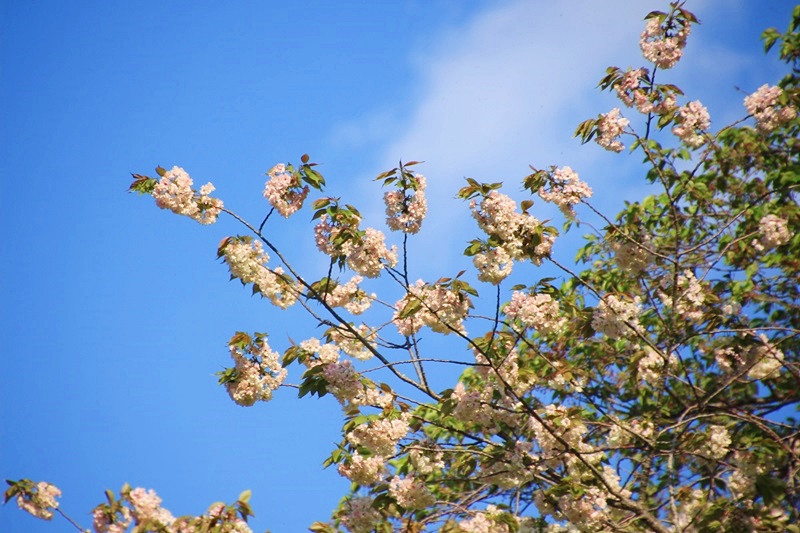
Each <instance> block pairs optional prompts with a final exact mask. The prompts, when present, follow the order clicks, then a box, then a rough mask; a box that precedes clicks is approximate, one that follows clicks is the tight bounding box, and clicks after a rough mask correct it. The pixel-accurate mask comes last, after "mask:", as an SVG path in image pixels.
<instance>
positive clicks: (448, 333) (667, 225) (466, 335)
mask: <svg viewBox="0 0 800 533" xmlns="http://www.w3.org/2000/svg"><path fill="white" fill-rule="evenodd" d="M696 23H697V20H696V18H695V16H694V15H693V14H692V13H691V12H689V11H688V10H686V9H685V8H684V6H683V4H682V3H678V2H676V3H673V4H671V5H670V9H669V10H668V11H666V12H658V11H656V12H652V13H650V14H649V15H647V17H646V28H645V30H644V32H643V33H642V36H641V42H640V46H641V49H642V52H643V56H644V59H645V60H646V66H642V67H641V68H636V69H628V70H625V71H623V70H621V69H619V68H616V67H611V68H609V69H608V71H607V75H606V76H605V77H604V78H603V79H602V80H601V82H600V87H601V88H602V89H604V90H610V91H613V92H614V93H615V94H616V95H617V96H618V97H619V100H620V101H621V106H622V108H624V110H623V109H621V108H615V109H613V110H611V111H609V112H608V113H605V114H601V115H599V116H598V117H597V118H595V119H590V120H587V121H586V122H584V123H582V124H581V125H580V126H579V127H578V129H577V132H576V135H577V136H578V137H579V138H580V139H581V140H582V141H583V142H589V141H591V140H594V141H596V142H597V143H598V144H599V145H600V146H602V147H604V148H605V149H607V150H610V151H613V152H622V151H623V150H625V148H626V144H627V147H628V148H629V150H630V151H631V152H633V153H634V154H636V155H637V156H638V157H641V158H642V159H643V162H644V166H645V168H646V172H645V178H646V180H647V181H648V182H650V183H652V184H654V185H655V186H657V187H658V192H657V193H655V194H653V195H651V196H648V197H647V198H644V199H643V200H642V201H638V202H632V203H628V204H627V205H626V206H625V208H624V209H623V210H622V212H620V213H619V214H618V215H617V216H616V217H608V216H606V215H604V214H603V213H601V212H600V211H599V210H598V209H596V208H595V207H594V206H593V205H592V203H591V201H590V200H589V198H591V196H592V190H591V188H590V187H589V185H588V184H587V183H585V182H584V181H582V180H581V179H580V178H579V176H578V174H577V173H576V172H575V171H574V170H573V169H571V168H569V167H561V168H557V167H550V168H546V169H541V170H539V169H535V168H533V169H532V172H531V173H530V174H529V175H527V176H526V177H524V178H523V179H522V184H523V186H524V189H525V190H526V191H527V192H528V193H530V196H538V197H539V198H540V199H541V200H543V201H545V202H550V203H553V204H555V205H556V206H557V207H558V208H559V209H560V211H561V213H562V214H563V218H564V223H563V229H561V232H566V231H570V230H573V231H574V230H575V229H576V228H578V227H580V228H585V227H589V228H591V229H592V231H591V233H589V234H588V235H587V236H586V243H585V246H583V247H582V248H581V249H580V250H579V251H578V256H577V262H578V264H583V265H586V269H585V270H580V267H575V266H573V264H572V263H571V262H568V261H564V260H560V259H558V258H556V257H554V256H553V254H552V253H551V249H552V245H553V243H554V241H555V240H556V239H557V238H558V236H559V233H560V231H559V229H557V228H556V227H554V226H551V225H548V224H547V223H545V222H542V221H540V220H539V219H538V218H536V217H535V216H534V215H533V214H532V213H530V212H529V211H531V209H532V205H533V201H532V200H531V199H525V200H523V201H522V202H521V203H519V204H518V203H517V201H515V200H514V199H512V198H511V197H510V196H508V195H506V194H504V193H503V192H501V189H502V184H501V183H480V182H478V181H476V180H473V179H468V180H467V183H466V185H465V186H464V187H463V188H462V189H461V190H460V191H458V197H460V198H462V199H463V200H465V201H467V202H468V205H469V209H470V210H471V212H472V215H473V217H474V219H475V221H476V223H477V230H476V231H479V232H480V233H481V235H482V236H481V237H480V238H476V239H474V240H472V241H470V242H469V244H468V246H467V248H466V250H465V254H466V255H467V256H470V257H472V260H473V264H474V267H475V272H474V274H475V277H476V278H477V282H475V283H473V284H470V283H469V282H468V281H467V279H472V277H471V276H470V275H469V274H468V275H464V273H463V272H462V273H458V274H457V275H455V276H452V277H443V278H441V279H438V280H435V281H434V280H414V278H413V276H412V274H411V268H410V266H409V264H410V263H409V261H408V259H409V258H408V254H407V253H406V251H407V247H406V243H407V241H408V239H410V238H413V236H414V235H415V234H417V233H418V232H420V231H421V230H422V226H423V222H424V218H425V215H426V212H427V204H426V198H425V190H426V180H425V177H424V176H422V175H421V174H419V173H416V172H415V170H414V169H415V168H416V166H417V165H418V163H417V162H414V161H412V162H408V163H405V164H400V165H399V166H398V167H397V168H394V169H391V170H389V171H387V172H384V173H382V174H380V175H379V176H378V177H377V181H379V182H381V184H382V185H383V186H384V187H385V188H386V189H387V192H385V193H384V201H385V205H386V224H387V226H388V228H389V229H390V230H391V231H392V232H394V233H395V234H396V235H397V236H398V237H397V239H398V242H399V244H400V249H398V247H397V246H396V245H389V244H387V241H388V240H389V239H387V236H386V235H384V233H382V232H381V231H379V230H377V229H374V228H372V227H365V222H366V221H365V220H364V219H363V218H362V215H361V214H360V213H359V211H358V210H357V209H356V208H355V207H353V206H352V205H349V204H347V203H345V202H344V201H343V200H342V199H340V198H331V197H326V196H325V194H324V188H325V181H324V179H323V177H322V176H321V175H320V173H319V172H318V171H317V170H316V169H315V164H314V163H311V162H310V159H309V157H308V156H306V155H304V156H303V157H302V158H301V161H300V164H299V165H298V166H296V167H295V166H292V165H288V164H287V165H284V164H279V165H276V166H274V167H273V168H272V169H271V170H270V171H269V173H268V176H269V179H268V181H267V182H266V186H265V190H264V197H265V198H266V201H267V202H268V203H269V205H270V206H271V209H270V211H269V214H267V216H266V217H265V218H264V220H263V221H261V222H260V224H259V225H256V224H251V223H249V222H247V221H245V220H244V219H242V218H240V217H239V216H238V215H236V214H235V213H234V212H233V211H231V210H229V209H228V208H226V207H224V206H223V203H222V201H221V200H219V199H217V198H213V197H212V196H211V194H212V193H213V191H214V187H213V186H212V185H211V184H206V185H204V186H202V187H200V188H199V189H195V188H193V182H192V179H191V178H190V177H189V175H188V174H187V173H186V172H185V171H184V170H183V169H181V168H179V167H174V168H172V169H171V170H166V169H163V168H160V167H159V168H158V169H157V176H156V177H150V176H145V175H139V174H134V182H133V183H132V185H131V187H130V188H131V190H132V191H136V192H138V193H142V194H149V195H152V196H153V197H154V198H155V201H156V205H158V207H160V208H162V209H169V210H171V211H173V212H175V213H176V214H180V215H185V216H188V217H191V218H193V219H194V220H197V221H198V222H200V223H201V224H211V223H214V222H215V221H216V219H217V217H218V216H220V215H222V214H223V213H225V214H227V215H230V216H232V217H233V218H235V219H236V220H238V221H239V222H241V224H242V225H243V227H244V228H245V229H246V230H247V231H246V233H245V234H242V235H235V236H231V237H228V238H226V239H224V240H223V241H222V242H221V243H220V245H219V249H218V255H219V257H220V258H221V259H222V260H223V261H224V263H225V264H226V265H227V267H228V269H229V270H230V274H231V276H232V277H234V278H237V279H239V280H240V281H241V282H242V283H243V284H246V285H250V286H252V289H253V292H254V293H257V294H259V295H261V297H263V298H265V299H267V300H269V301H270V302H271V303H272V304H274V305H275V306H277V307H279V308H287V307H289V306H302V307H303V308H304V309H305V310H306V311H307V312H308V315H309V316H310V325H311V326H314V327H316V326H319V325H321V326H323V327H324V328H325V329H324V334H323V335H322V336H321V337H320V338H308V339H306V340H303V341H302V342H299V343H296V344H291V345H289V346H287V347H286V348H285V349H283V350H282V353H281V352H279V351H276V350H275V349H274V348H273V346H271V345H270V343H269V342H268V338H267V335H266V334H265V333H246V332H236V333H235V334H234V335H233V336H232V337H231V339H230V341H229V347H230V356H231V358H232V366H231V367H230V368H228V369H226V370H224V371H222V372H220V373H219V382H220V384H221V385H223V386H224V388H225V390H226V391H227V393H228V394H229V395H230V397H231V399H232V400H233V401H234V402H236V403H237V404H239V405H242V406H252V405H254V404H255V403H257V402H259V401H267V400H269V399H271V398H272V396H273V394H274V393H275V391H277V390H278V389H279V388H281V387H282V386H284V385H285V381H286V380H287V379H289V376H290V374H291V372H293V371H294V372H295V376H296V378H299V385H298V387H299V394H300V396H301V397H302V396H306V395H316V396H326V395H329V396H331V397H333V398H335V400H336V401H338V402H339V404H341V407H342V412H343V421H344V425H343V428H342V440H341V443H340V444H339V445H338V446H337V448H336V449H335V450H333V451H332V453H331V455H330V457H329V458H328V459H327V461H326V464H327V465H329V466H335V468H336V470H337V471H338V473H339V474H340V475H342V476H344V477H346V478H348V479H349V480H350V481H351V482H352V486H351V491H350V493H349V494H348V495H346V497H345V498H344V499H343V500H342V503H341V504H340V506H339V508H338V509H336V510H335V511H334V513H333V515H332V517H331V519H330V520H329V521H320V522H316V523H314V524H312V525H311V530H312V531H317V532H330V533H332V532H336V531H343V530H345V531H350V532H353V533H357V532H370V531H378V532H390V531H407V532H419V531H434V530H438V531H443V532H459V531H461V532H493V533H495V532H496V533H500V532H502V533H510V532H517V531H528V532H530V531H549V532H556V531H658V532H666V531H687V532H688V531H723V530H724V531H795V532H798V531H800V527H799V526H797V525H796V524H797V523H798V522H800V511H798V509H800V491H799V489H800V475H799V474H798V472H800V428H798V423H797V421H796V419H795V418H793V417H792V411H793V410H796V409H797V408H798V406H800V391H798V383H800V361H799V360H798V353H799V351H798V350H799V349H800V288H799V287H798V271H799V270H800V235H798V233H799V232H798V231H797V228H798V224H800V208H798V202H797V191H798V188H799V187H800V158H799V157H798V156H800V145H799V144H798V140H797V134H798V131H800V121H798V119H797V112H796V110H797V107H798V103H799V102H800V86H799V84H798V74H800V7H798V8H795V10H794V13H793V19H792V23H791V26H790V28H789V30H788V31H787V32H786V33H784V34H781V33H779V32H778V31H777V30H767V31H766V32H765V33H764V39H765V43H766V48H767V50H769V49H770V48H771V47H773V46H774V45H775V44H779V45H780V46H779V48H780V52H779V53H780V57H781V58H782V59H783V60H785V61H786V62H787V63H788V64H789V66H790V68H791V70H790V72H789V74H787V75H786V77H785V78H784V79H783V80H781V81H780V82H779V83H778V84H777V85H772V86H771V85H763V86H762V87H761V88H759V89H757V90H756V91H754V92H753V93H752V94H750V95H749V96H747V97H746V98H745V99H744V112H743V113H742V117H743V118H742V119H741V120H739V121H737V122H735V123H733V124H730V125H727V126H725V127H722V128H719V129H717V130H716V131H715V130H712V129H711V118H710V116H709V113H708V111H707V110H706V108H705V107H704V106H703V104H702V103H701V101H699V100H689V99H688V98H685V97H684V95H683V93H682V92H681V90H680V89H679V88H678V87H676V86H674V85H671V84H667V83H662V82H661V78H662V76H664V75H665V73H664V71H666V70H668V69H670V68H671V67H672V66H674V65H675V64H676V62H678V61H679V60H680V58H681V55H682V52H683V49H684V46H685V45H686V42H687V39H688V37H689V34H690V31H691V28H692V25H693V24H696ZM312 191H313V192H314V194H316V195H317V197H316V198H315V199H313V200H310V199H309V195H310V194H311V193H312ZM301 211H302V212H306V213H308V214H309V215H310V217H311V219H312V220H313V224H314V230H313V238H314V240H315V243H316V247H317V249H318V250H319V252H320V253H321V257H323V258H324V261H325V263H326V265H327V269H326V270H327V274H326V275H325V276H324V277H322V278H320V279H311V278H309V277H307V276H305V275H304V274H303V273H301V272H299V271H298V269H297V268H296V267H295V266H294V263H293V260H292V258H291V257H289V255H288V253H285V252H286V251H284V250H280V249H279V248H278V247H277V246H276V245H275V244H274V241H273V240H272V239H271V238H270V233H271V232H272V231H273V228H275V227H276V226H277V225H278V224H280V223H283V221H281V220H279V219H277V217H274V218H273V215H274V214H275V212H277V214H278V215H280V216H281V217H284V218H287V219H288V218H294V219H296V218H297V217H298V216H300V215H299V213H300V212H301ZM579 214H580V217H581V218H579ZM587 221H591V223H590V224H583V223H584V222H587ZM595 228H597V229H595ZM546 262H548V263H551V264H552V265H554V266H555V267H557V268H558V269H560V270H561V271H562V272H563V279H564V281H563V283H561V284H560V286H557V285H555V284H554V283H553V282H554V279H538V277H537V274H536V272H537V271H536V266H539V265H541V264H543V263H546ZM512 269H528V270H527V273H526V277H527V279H530V282H529V283H527V284H524V285H516V286H512V287H506V286H504V285H503V282H504V280H505V279H506V278H508V276H509V275H510V274H511V272H512ZM365 278H385V279H386V280H387V283H383V284H381V285H380V286H381V287H382V288H383V290H385V291H386V292H385V294H382V295H380V296H378V295H377V294H374V293H371V292H368V291H367V289H366V288H364V287H365V286H366V285H367V282H366V281H365ZM482 296H485V297H486V298H484V299H483V300H481V299H480V298H481V297H482ZM481 301H483V302H484V304H483V305H482V306H481V309H489V310H490V312H489V314H488V315H485V314H480V313H478V312H477V311H476V310H475V309H476V305H477V304H478V302H481ZM486 302H488V303H486ZM360 317H369V318H370V320H369V322H368V323H367V321H361V320H359V318H360ZM426 330H427V331H428V332H427V333H426V334H439V335H442V336H445V337H446V341H447V342H450V343H453V346H458V347H460V348H458V349H461V350H463V348H466V349H468V350H469V352H471V357H473V359H472V360H471V361H464V360H463V359H460V358H456V357H454V358H452V359H450V358H448V357H447V356H442V355H441V353H442V351H437V352H436V353H429V352H426V351H425V350H424V349H423V345H422V344H421V343H420V342H419V340H420V336H421V335H422V333H421V332H423V331H426ZM458 349H456V348H454V349H453V353H456V352H457V351H458ZM452 369H458V370H457V371H456V372H453V374H452V376H451V382H452V386H451V387H450V388H447V389H446V390H435V389H434V388H433V387H432V386H431V385H430V381H429V379H428V376H429V375H430V374H431V372H436V373H437V374H442V373H443V372H444V373H446V372H447V371H448V370H452ZM462 370H463V371H462ZM9 485H10V487H9V489H8V490H7V491H6V501H8V500H10V499H12V498H13V499H16V501H17V502H18V504H19V506H20V507H21V508H22V509H24V510H26V511H28V512H30V513H31V514H33V515H35V516H38V517H40V518H43V519H50V518H52V516H53V511H54V510H56V511H59V512H60V510H59V509H58V503H57V501H56V499H55V498H56V497H57V496H59V495H60V491H59V490H58V489H57V488H56V487H54V486H53V485H51V484H49V483H46V482H40V483H34V482H32V481H29V480H25V479H23V480H20V481H9ZM106 496H107V502H106V503H103V504H101V505H99V506H98V507H96V508H95V510H94V515H93V516H94V523H93V527H94V530H95V531H96V532H98V533H103V532H121V531H125V530H127V529H128V528H129V527H133V530H134V531H165V532H189V531H249V527H248V526H247V523H246V521H247V518H248V516H250V515H251V514H252V512H251V509H250V507H249V505H248V503H247V502H248V498H249V493H248V492H245V493H243V494H242V495H241V496H240V498H239V500H238V501H237V502H235V503H234V504H233V505H224V504H215V505H213V506H212V507H211V508H210V509H209V511H208V512H207V513H206V514H204V515H201V516H185V517H180V518H175V517H174V516H173V515H172V514H171V513H170V512H169V511H167V510H166V509H165V508H163V507H162V506H161V500H160V499H159V498H158V496H157V495H156V494H155V493H154V492H153V491H149V490H145V489H143V488H131V487H129V486H125V487H123V488H122V490H121V491H120V493H119V494H118V495H117V494H114V493H113V492H111V491H108V492H107V493H106ZM73 524H74V522H73ZM75 525H76V527H78V529H80V526H78V525H77V524H75Z"/></svg>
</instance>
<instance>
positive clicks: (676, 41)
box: [639, 17, 691, 69]
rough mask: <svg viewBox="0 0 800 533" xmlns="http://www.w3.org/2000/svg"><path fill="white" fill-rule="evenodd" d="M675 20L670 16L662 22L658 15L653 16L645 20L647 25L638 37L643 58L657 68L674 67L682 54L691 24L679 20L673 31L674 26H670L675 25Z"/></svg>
mask: <svg viewBox="0 0 800 533" xmlns="http://www.w3.org/2000/svg"><path fill="white" fill-rule="evenodd" d="M677 22H678V21H677V20H676V19H675V18H672V17H671V18H669V19H667V20H666V21H663V22H662V21H661V20H660V19H659V17H653V18H651V19H650V20H648V21H647V26H645V30H644V31H643V32H642V34H641V37H640V39H639V46H640V48H641V49H642V55H643V56H644V58H645V59H647V60H648V61H650V62H651V63H655V65H656V66H657V67H659V68H663V69H668V68H672V67H674V66H675V64H676V63H677V62H678V61H679V60H680V58H681V56H682V55H683V49H684V48H685V47H686V40H687V38H688V37H689V33H690V32H691V25H690V24H689V23H688V21H681V23H680V24H677V26H678V27H677V31H675V28H674V27H670V26H673V25H676V23H677Z"/></svg>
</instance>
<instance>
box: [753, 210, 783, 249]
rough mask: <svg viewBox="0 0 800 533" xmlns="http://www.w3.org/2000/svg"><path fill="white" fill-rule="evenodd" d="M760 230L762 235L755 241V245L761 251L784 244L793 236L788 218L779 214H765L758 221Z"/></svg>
mask: <svg viewBox="0 0 800 533" xmlns="http://www.w3.org/2000/svg"><path fill="white" fill-rule="evenodd" d="M758 231H759V233H761V236H760V237H759V239H758V240H755V241H753V245H754V247H755V248H756V249H757V250H759V251H763V250H771V249H772V248H776V247H778V246H783V245H784V244H786V243H787V242H789V240H790V239H791V238H792V235H791V233H789V227H788V225H787V223H786V220H784V219H782V218H781V217H779V216H778V215H765V216H764V217H763V218H762V219H761V220H760V221H759V222H758Z"/></svg>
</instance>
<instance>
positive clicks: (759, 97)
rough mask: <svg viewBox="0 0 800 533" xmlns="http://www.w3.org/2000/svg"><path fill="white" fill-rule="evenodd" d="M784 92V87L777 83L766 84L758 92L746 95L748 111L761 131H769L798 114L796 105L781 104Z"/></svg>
mask: <svg viewBox="0 0 800 533" xmlns="http://www.w3.org/2000/svg"><path fill="white" fill-rule="evenodd" d="M782 94H783V89H781V88H780V87H778V86H777V85H773V86H772V87H770V86H769V85H766V84H764V85H762V86H761V87H759V88H758V90H757V91H756V92H754V93H753V94H751V95H750V96H747V97H745V99H744V107H745V109H747V112H748V113H750V114H751V115H753V118H754V119H755V120H756V128H757V129H758V130H759V131H763V132H766V133H768V132H770V131H772V130H774V129H775V128H777V127H778V126H780V125H781V124H785V123H787V122H789V121H791V120H793V119H794V118H795V117H796V116H797V110H796V109H795V108H794V107H792V106H790V105H786V106H782V105H780V103H779V102H778V100H779V99H780V97H781V95H782Z"/></svg>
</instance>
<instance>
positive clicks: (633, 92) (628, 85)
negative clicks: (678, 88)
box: [614, 68, 676, 115]
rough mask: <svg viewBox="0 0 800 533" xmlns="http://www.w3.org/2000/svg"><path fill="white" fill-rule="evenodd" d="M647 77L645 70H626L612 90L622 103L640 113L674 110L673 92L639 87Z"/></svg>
mask: <svg viewBox="0 0 800 533" xmlns="http://www.w3.org/2000/svg"><path fill="white" fill-rule="evenodd" d="M646 76H647V69H644V68H638V69H635V70H630V69H629V70H628V71H627V72H626V73H625V74H624V75H623V76H622V79H621V80H620V81H619V83H617V85H616V86H615V87H614V89H615V90H616V91H617V96H618V97H619V99H620V100H622V103H623V104H625V105H626V106H628V107H635V108H636V109H637V110H638V111H639V112H640V113H644V114H645V115H646V114H649V113H657V114H662V113H667V112H668V111H670V110H672V109H674V108H675V105H676V104H675V93H674V92H673V91H654V90H650V89H649V88H645V87H641V80H642V78H645V77H646Z"/></svg>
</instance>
